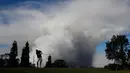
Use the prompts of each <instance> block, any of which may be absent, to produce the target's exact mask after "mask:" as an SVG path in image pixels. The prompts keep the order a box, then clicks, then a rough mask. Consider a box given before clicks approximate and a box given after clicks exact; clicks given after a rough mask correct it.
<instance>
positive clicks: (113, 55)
mask: <svg viewBox="0 0 130 73" xmlns="http://www.w3.org/2000/svg"><path fill="white" fill-rule="evenodd" d="M128 46H129V42H128V39H127V37H126V36H125V35H116V36H115V35H113V36H112V38H111V40H110V41H108V42H107V43H106V49H105V52H106V57H107V59H109V60H119V61H121V62H122V64H126V62H127V60H128V57H129V53H130V52H129V49H128Z"/></svg>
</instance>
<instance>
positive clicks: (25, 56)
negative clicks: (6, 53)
mask: <svg viewBox="0 0 130 73" xmlns="http://www.w3.org/2000/svg"><path fill="white" fill-rule="evenodd" d="M29 58H30V57H29V43H28V42H26V44H25V47H24V48H23V51H22V57H21V66H22V67H30V63H29Z"/></svg>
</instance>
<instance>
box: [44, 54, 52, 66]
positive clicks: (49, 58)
mask: <svg viewBox="0 0 130 73" xmlns="http://www.w3.org/2000/svg"><path fill="white" fill-rule="evenodd" d="M45 67H46V68H47V67H52V60H51V55H49V56H48V61H47V62H46V66H45Z"/></svg>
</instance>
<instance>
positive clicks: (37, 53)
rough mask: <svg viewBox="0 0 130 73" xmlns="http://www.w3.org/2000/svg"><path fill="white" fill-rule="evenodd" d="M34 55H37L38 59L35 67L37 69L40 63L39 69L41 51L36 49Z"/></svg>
mask: <svg viewBox="0 0 130 73" xmlns="http://www.w3.org/2000/svg"><path fill="white" fill-rule="evenodd" d="M36 55H37V58H38V61H37V67H38V65H39V63H40V67H41V64H42V51H40V50H37V49H36Z"/></svg>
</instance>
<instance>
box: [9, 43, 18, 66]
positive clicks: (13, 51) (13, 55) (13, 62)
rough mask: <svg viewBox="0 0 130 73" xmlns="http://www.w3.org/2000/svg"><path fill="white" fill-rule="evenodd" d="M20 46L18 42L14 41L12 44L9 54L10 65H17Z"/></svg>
mask: <svg viewBox="0 0 130 73" xmlns="http://www.w3.org/2000/svg"><path fill="white" fill-rule="evenodd" d="M17 50H18V46H17V42H16V41H14V42H13V44H12V48H11V50H10V55H9V57H10V58H9V66H10V67H16V66H17V60H16V57H17V55H18V52H17Z"/></svg>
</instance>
